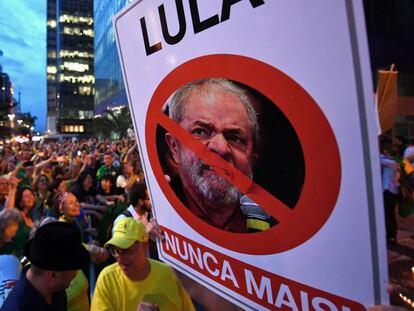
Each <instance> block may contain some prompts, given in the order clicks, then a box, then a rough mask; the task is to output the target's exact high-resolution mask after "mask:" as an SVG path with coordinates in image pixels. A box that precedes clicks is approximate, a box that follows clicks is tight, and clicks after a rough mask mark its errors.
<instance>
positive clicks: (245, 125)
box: [165, 78, 274, 233]
mask: <svg viewBox="0 0 414 311" xmlns="http://www.w3.org/2000/svg"><path fill="white" fill-rule="evenodd" d="M168 109H169V116H170V118H172V119H173V120H174V121H175V122H176V123H178V124H179V125H180V126H181V127H182V128H183V129H184V130H186V131H187V132H189V133H191V134H192V135H193V136H194V137H195V138H197V139H198V140H199V141H200V142H202V143H203V144H204V146H206V147H207V149H208V151H209V152H212V153H215V154H217V155H218V156H220V157H221V158H223V159H224V160H226V161H227V162H228V163H229V165H231V166H233V167H234V168H235V169H237V170H239V171H240V172H242V173H243V174H244V175H246V176H247V177H249V178H252V176H253V166H254V164H255V163H256V161H257V159H258V154H257V151H256V150H257V145H258V137H259V124H258V121H257V116H256V111H255V110H254V108H253V106H252V104H251V102H250V99H249V96H248V95H247V94H246V92H245V91H244V90H243V89H242V88H241V87H239V86H238V85H236V84H235V83H233V82H231V81H229V80H226V79H221V78H210V79H204V80H198V81H193V82H191V83H189V84H187V85H185V86H183V87H181V88H180V89H179V90H177V91H176V92H175V94H174V95H173V97H172V98H171V100H170V102H169V106H168ZM165 138H166V142H167V145H168V147H169V150H170V152H171V157H172V160H170V162H171V165H170V166H172V168H173V170H174V171H175V172H176V175H177V176H176V177H178V178H173V179H172V182H171V185H172V187H173V188H174V190H175V192H176V193H177V195H178V196H179V197H180V199H181V200H182V202H183V203H184V205H186V206H187V207H188V209H189V210H190V211H191V212H193V213H194V214H195V215H197V216H198V217H200V218H201V219H203V220H204V221H206V222H207V223H209V224H210V225H212V226H214V227H217V228H220V229H223V230H226V231H230V232H238V233H243V232H249V231H253V230H250V229H254V231H261V230H266V229H268V228H270V223H271V222H272V220H273V219H272V218H271V217H270V216H269V215H267V213H266V212H264V211H263V210H262V209H261V208H260V207H259V206H258V205H256V204H255V203H254V202H252V201H251V200H249V199H248V198H247V197H246V196H243V194H242V193H241V192H240V191H239V189H237V188H236V187H235V186H234V185H232V184H231V183H229V182H228V181H227V180H226V179H225V178H223V177H222V176H221V175H223V174H224V175H226V174H227V175H231V173H229V172H227V171H226V168H223V167H214V168H212V167H210V166H209V165H207V164H206V163H205V162H204V161H202V160H201V159H200V158H199V157H198V155H196V154H195V153H194V152H193V151H191V150H190V149H189V148H188V147H187V146H186V145H184V144H183V143H182V142H180V141H179V140H178V139H176V138H175V137H174V136H173V135H172V134H171V133H166V134H165ZM218 172H220V173H221V174H220V173H218ZM252 210H253V212H252ZM273 221H274V220H273Z"/></svg>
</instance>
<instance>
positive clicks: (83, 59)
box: [47, 0, 95, 135]
mask: <svg viewBox="0 0 414 311" xmlns="http://www.w3.org/2000/svg"><path fill="white" fill-rule="evenodd" d="M93 27H94V26H93V0H47V130H48V132H49V133H60V134H72V135H88V134H91V132H92V118H93V107H94V93H95V77H94V50H93V49H94V30H93Z"/></svg>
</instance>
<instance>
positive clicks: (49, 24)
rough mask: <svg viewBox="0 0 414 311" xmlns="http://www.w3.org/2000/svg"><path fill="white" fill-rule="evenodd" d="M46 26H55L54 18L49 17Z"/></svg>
mask: <svg viewBox="0 0 414 311" xmlns="http://www.w3.org/2000/svg"><path fill="white" fill-rule="evenodd" d="M47 26H48V27H50V28H56V21H55V20H54V19H50V20H48V21H47Z"/></svg>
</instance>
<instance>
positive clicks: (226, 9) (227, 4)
mask: <svg viewBox="0 0 414 311" xmlns="http://www.w3.org/2000/svg"><path fill="white" fill-rule="evenodd" d="M240 1H241V0H223V7H222V8H221V22H224V21H226V20H228V19H229V18H230V8H231V6H232V5H233V4H236V3H237V2H240Z"/></svg>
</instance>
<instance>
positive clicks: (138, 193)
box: [128, 182, 147, 207]
mask: <svg viewBox="0 0 414 311" xmlns="http://www.w3.org/2000/svg"><path fill="white" fill-rule="evenodd" d="M146 190H147V186H146V185H145V184H144V183H142V182H136V183H133V184H132V186H131V190H129V193H128V195H129V203H130V204H131V205H132V206H134V207H135V206H137V205H138V201H139V200H140V199H141V200H145V199H146V198H147V193H146V192H145V191H146Z"/></svg>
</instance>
